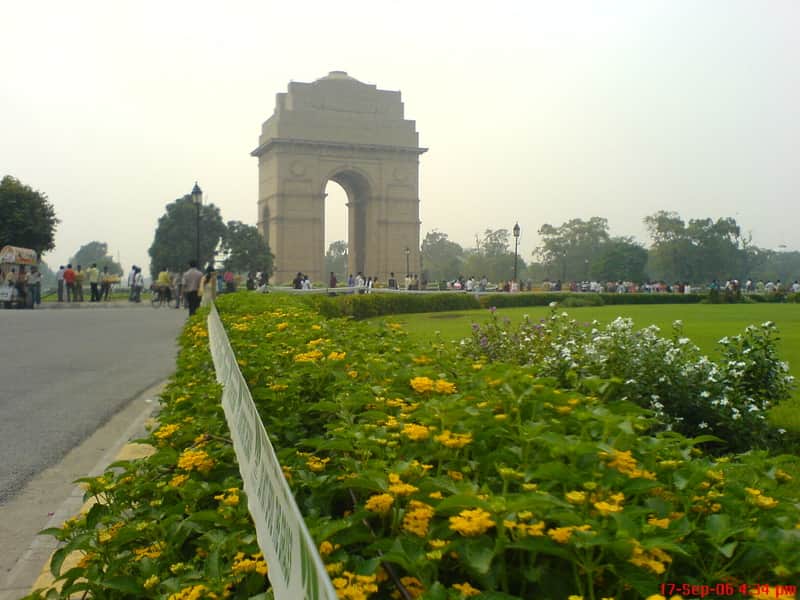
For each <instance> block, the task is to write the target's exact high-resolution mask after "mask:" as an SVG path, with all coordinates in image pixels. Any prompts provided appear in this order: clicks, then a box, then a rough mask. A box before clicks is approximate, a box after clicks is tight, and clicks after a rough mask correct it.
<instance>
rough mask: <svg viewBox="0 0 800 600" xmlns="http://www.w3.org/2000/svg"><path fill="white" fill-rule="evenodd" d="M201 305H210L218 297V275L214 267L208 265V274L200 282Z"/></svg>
mask: <svg viewBox="0 0 800 600" xmlns="http://www.w3.org/2000/svg"><path fill="white" fill-rule="evenodd" d="M199 293H200V306H209V305H211V304H212V303H213V302H214V300H216V299H217V277H216V273H215V272H214V268H213V267H212V266H211V265H209V266H208V267H206V274H205V276H204V277H203V280H202V281H201V282H200V290H199Z"/></svg>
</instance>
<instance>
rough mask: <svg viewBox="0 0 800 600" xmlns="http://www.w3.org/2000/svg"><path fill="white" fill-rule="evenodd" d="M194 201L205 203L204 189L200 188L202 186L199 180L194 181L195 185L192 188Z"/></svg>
mask: <svg viewBox="0 0 800 600" xmlns="http://www.w3.org/2000/svg"><path fill="white" fill-rule="evenodd" d="M192 203H193V204H197V205H200V204H202V203H203V190H201V189H200V186H199V185H197V182H196V181H195V182H194V187H193V188H192Z"/></svg>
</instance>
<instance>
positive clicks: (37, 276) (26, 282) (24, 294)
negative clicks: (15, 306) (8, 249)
mask: <svg viewBox="0 0 800 600" xmlns="http://www.w3.org/2000/svg"><path fill="white" fill-rule="evenodd" d="M3 283H4V284H5V285H7V286H9V287H12V288H14V289H15V290H16V293H17V296H18V297H19V300H20V303H21V304H23V305H27V306H35V305H37V304H41V303H42V273H41V272H40V271H39V269H38V268H37V267H31V268H30V270H28V269H26V268H25V265H20V266H19V268H17V267H11V268H10V269H9V270H8V272H7V273H6V274H5V278H4V281H3Z"/></svg>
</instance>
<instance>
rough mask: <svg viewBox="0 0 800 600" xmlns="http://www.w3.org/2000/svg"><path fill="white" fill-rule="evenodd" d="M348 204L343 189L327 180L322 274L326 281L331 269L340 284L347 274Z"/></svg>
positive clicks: (343, 281)
mask: <svg viewBox="0 0 800 600" xmlns="http://www.w3.org/2000/svg"><path fill="white" fill-rule="evenodd" d="M348 204H349V198H348V197H347V192H346V191H345V189H344V188H343V187H342V186H341V185H340V184H338V183H336V182H335V181H333V180H328V182H327V183H326V184H325V210H324V217H323V218H324V221H325V243H324V248H325V260H324V267H323V273H322V276H323V278H324V280H325V281H326V282H327V281H328V278H329V277H330V274H331V271H333V273H334V274H335V275H336V279H337V280H338V281H339V284H340V285H343V284H345V283H346V282H347V276H348V274H349V273H348V271H347V260H348V255H349V251H348V241H349V235H348V220H349V219H348Z"/></svg>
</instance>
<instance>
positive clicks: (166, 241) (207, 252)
mask: <svg viewBox="0 0 800 600" xmlns="http://www.w3.org/2000/svg"><path fill="white" fill-rule="evenodd" d="M197 231H198V229H197V208H196V207H195V205H194V204H193V203H192V197H191V196H189V195H186V196H184V197H183V198H178V199H177V200H175V201H174V202H171V203H170V204H167V208H166V212H165V213H164V214H163V215H162V216H161V218H160V219H159V220H158V225H157V227H156V231H155V236H154V239H153V244H152V245H151V246H150V249H149V250H148V252H149V254H150V273H151V274H152V275H154V276H155V275H157V274H158V271H159V270H160V269H161V268H162V267H166V268H167V269H169V270H171V271H182V270H184V269H185V268H186V264H187V263H188V262H189V261H190V260H193V259H194V258H195V253H196V249H195V245H196V243H197ZM199 231H200V236H199V237H200V252H199V259H200V264H199V266H200V267H202V266H203V265H205V264H207V263H209V262H211V260H212V259H213V257H214V254H215V252H214V251H215V249H216V248H217V244H219V241H220V239H221V238H222V236H223V235H225V231H226V228H225V223H223V222H222V216H221V215H220V212H219V208H217V207H216V206H214V205H213V204H203V205H202V206H201V207H200V227H199Z"/></svg>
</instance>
